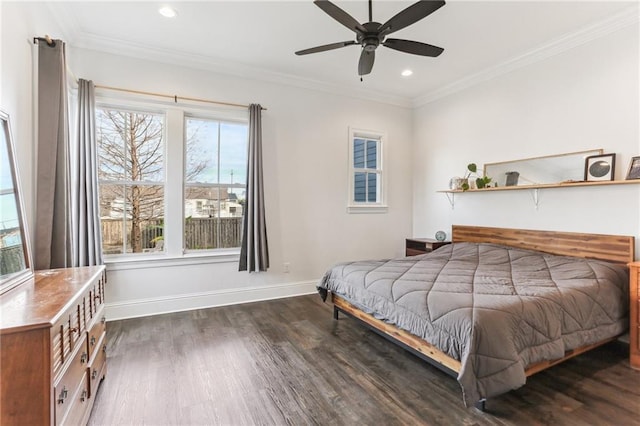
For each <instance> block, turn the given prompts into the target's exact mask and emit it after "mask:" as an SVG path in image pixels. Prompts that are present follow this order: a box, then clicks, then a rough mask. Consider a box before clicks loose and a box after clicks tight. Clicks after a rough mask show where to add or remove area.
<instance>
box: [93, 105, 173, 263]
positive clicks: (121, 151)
mask: <svg viewBox="0 0 640 426" xmlns="http://www.w3.org/2000/svg"><path fill="white" fill-rule="evenodd" d="M96 129H97V132H96V133H97V142H98V162H99V168H98V180H99V186H100V216H101V226H102V239H103V252H104V253H105V254H106V255H109V254H124V253H141V252H143V251H144V250H145V249H148V248H150V247H154V246H155V243H156V242H157V241H158V238H159V237H161V236H162V234H163V226H164V225H163V218H164V163H165V162H164V144H165V117H164V115H163V114H158V113H154V112H148V111H132V110H125V109H113V108H97V109H96Z"/></svg>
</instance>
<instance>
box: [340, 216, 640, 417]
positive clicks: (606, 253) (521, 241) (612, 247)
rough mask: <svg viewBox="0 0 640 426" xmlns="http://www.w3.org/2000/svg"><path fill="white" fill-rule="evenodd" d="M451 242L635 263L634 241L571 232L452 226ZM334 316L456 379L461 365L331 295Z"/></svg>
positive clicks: (481, 404)
mask: <svg viewBox="0 0 640 426" xmlns="http://www.w3.org/2000/svg"><path fill="white" fill-rule="evenodd" d="M452 230H453V233H452V241H453V242H454V243H455V242H476V243H480V242H484V243H495V244H502V245H506V246H510V247H516V248H522V249H530V250H538V251H542V252H545V253H551V254H557V255H562V256H575V257H582V258H587V259H598V260H606V261H609V262H613V263H617V264H621V265H624V266H626V265H627V264H628V263H629V262H633V261H634V256H635V253H634V248H635V239H634V237H631V236H621V235H604V234H583V233H574V232H557V231H534V230H527V229H509V228H490V227H478V226H461V225H453V227H452ZM331 300H332V302H333V312H334V313H333V315H334V318H335V319H338V312H343V313H345V314H347V315H349V316H351V317H353V318H355V319H357V320H359V321H360V322H362V323H363V324H364V325H365V326H367V327H368V328H370V329H371V330H373V331H374V332H376V333H378V334H379V335H381V336H382V337H384V338H386V339H387V340H390V341H391V342H393V343H395V344H397V345H400V346H401V347H403V348H405V349H406V350H408V351H409V352H411V353H413V354H414V355H417V356H418V357H420V358H421V359H423V360H425V361H427V362H428V363H430V364H432V365H434V366H435V367H437V368H439V369H441V370H442V371H444V372H446V373H447V374H449V375H451V376H453V377H457V376H458V373H459V372H460V367H461V364H460V361H458V360H456V359H453V358H451V357H450V356H448V355H447V354H445V353H444V352H442V351H441V350H439V349H438V348H436V347H435V346H433V345H431V344H430V343H428V342H427V341H425V340H423V339H421V338H419V337H417V336H415V335H413V334H411V333H409V332H407V331H404V330H401V329H400V328H398V327H396V326H394V325H392V324H388V323H386V322H384V321H381V320H379V319H376V318H374V317H373V316H372V315H369V314H367V313H365V312H363V311H361V310H360V309H358V308H357V307H355V306H354V305H352V304H351V303H349V302H347V301H346V300H345V299H343V298H341V297H340V296H338V295H336V294H334V293H332V294H331ZM617 338H618V336H616V337H613V338H610V339H607V340H604V341H601V342H597V343H595V344H592V345H588V346H584V347H580V348H576V349H573V350H570V351H567V352H565V355H564V357H562V358H559V359H555V360H549V361H543V362H540V363H536V364H532V365H529V366H528V367H527V369H526V370H525V374H526V376H527V377H529V376H531V375H533V374H535V373H538V372H540V371H542V370H545V369H547V368H549V367H551V366H554V365H556V364H559V363H561V362H563V361H565V360H567V359H570V358H573V357H574V356H576V355H579V354H581V353H584V352H586V351H589V350H591V349H594V348H597V347H598V346H601V345H604V344H606V343H609V342H611V341H613V340H616V339H617ZM476 407H477V408H479V409H481V410H484V409H485V400H481V401H478V403H477V404H476Z"/></svg>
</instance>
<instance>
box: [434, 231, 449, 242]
mask: <svg viewBox="0 0 640 426" xmlns="http://www.w3.org/2000/svg"><path fill="white" fill-rule="evenodd" d="M446 239H447V233H446V232H444V231H438V232H436V240H437V241H444V240H446Z"/></svg>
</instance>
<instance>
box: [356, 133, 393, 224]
mask: <svg viewBox="0 0 640 426" xmlns="http://www.w3.org/2000/svg"><path fill="white" fill-rule="evenodd" d="M382 143H383V135H382V134H380V133H376V132H369V131H359V130H354V129H350V131H349V157H350V158H349V169H350V173H349V180H350V182H349V188H350V190H349V208H348V210H349V212H350V213H356V212H384V211H386V206H385V205H384V195H383V170H382Z"/></svg>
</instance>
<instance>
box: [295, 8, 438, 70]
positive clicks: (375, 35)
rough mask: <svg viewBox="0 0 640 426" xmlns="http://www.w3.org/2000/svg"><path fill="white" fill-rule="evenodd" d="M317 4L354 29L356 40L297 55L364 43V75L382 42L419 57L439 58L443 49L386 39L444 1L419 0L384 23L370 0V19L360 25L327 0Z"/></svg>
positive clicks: (409, 41)
mask: <svg viewBox="0 0 640 426" xmlns="http://www.w3.org/2000/svg"><path fill="white" fill-rule="evenodd" d="M314 3H315V5H316V6H318V7H319V8H320V9H322V10H323V11H324V12H325V13H326V14H327V15H329V16H331V17H332V18H333V19H335V20H336V21H338V22H339V23H341V24H342V25H344V26H345V27H347V28H349V29H350V30H351V31H353V32H355V33H356V40H355V41H354V40H348V41H341V42H338V43H331V44H325V45H323V46H317V47H312V48H310V49H304V50H299V51H297V52H296V55H308V54H310V53H318V52H324V51H327V50H333V49H339V48H341V47H346V46H352V45H355V44H359V45H361V46H362V53H361V54H360V61H359V62H358V75H360V76H361V77H362V76H363V75H367V74H369V73H371V70H372V69H373V62H374V61H375V58H376V49H377V47H378V46H379V45H383V46H385V47H388V48H390V49H394V50H399V51H400V52H405V53H412V54H414V55H420V56H431V57H436V56H438V55H440V54H441V53H442V52H443V51H444V49H443V48H441V47H437V46H432V45H430V44H426V43H421V42H419V41H411V40H402V39H398V38H386V37H387V36H388V35H389V34H391V33H394V32H396V31H399V30H401V29H403V28H405V27H408V26H409V25H412V24H414V23H416V22H418V21H419V20H421V19H422V18H425V17H427V16H429V15H430V14H432V13H433V12H435V11H436V10H438V9H440V8H441V7H442V6H444V5H445V2H444V1H425V0H420V1H418V2H417V3H414V4H412V5H411V6H409V7H407V8H406V9H404V10H403V11H401V12H399V13H398V14H396V15H395V16H394V17H393V18H391V19H389V20H388V21H387V22H385V23H384V24H380V23H379V22H373V13H372V4H371V3H372V0H369V22H365V23H363V24H360V23H359V22H358V21H356V20H355V19H354V18H353V17H352V16H351V15H349V14H348V13H347V12H345V11H344V10H342V9H340V8H339V7H338V6H336V5H335V4H333V3H331V2H330V1H328V0H315V1H314Z"/></svg>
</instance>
